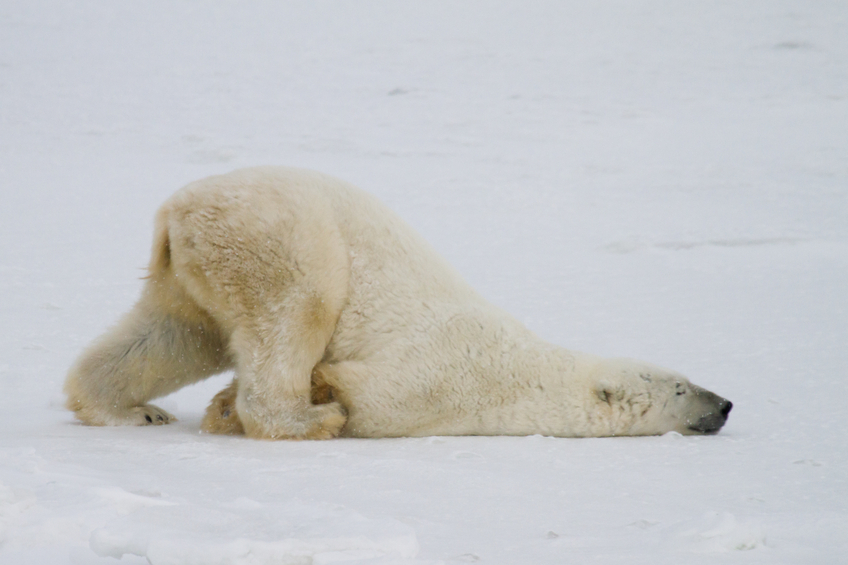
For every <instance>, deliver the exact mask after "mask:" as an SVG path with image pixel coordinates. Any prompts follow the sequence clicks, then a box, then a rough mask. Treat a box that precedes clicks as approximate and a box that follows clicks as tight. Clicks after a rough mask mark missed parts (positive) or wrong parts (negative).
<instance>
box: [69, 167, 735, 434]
mask: <svg viewBox="0 0 848 565" xmlns="http://www.w3.org/2000/svg"><path fill="white" fill-rule="evenodd" d="M229 368H233V369H235V372H236V374H237V379H235V380H234V381H233V383H232V384H231V385H230V386H229V387H227V388H226V389H225V390H223V391H222V392H221V393H219V394H218V395H217V396H216V397H215V399H214V400H213V402H212V404H211V405H210V407H209V410H208V412H207V415H206V417H205V418H204V422H203V428H204V429H205V430H207V431H210V432H216V433H233V434H238V433H246V434H247V435H248V436H250V437H256V438H270V439H275V438H298V439H301V438H303V439H325V438H330V437H335V436H338V435H342V436H352V437H388V436H424V435H460V434H485V435H495V434H510V435H520V434H536V433H539V434H548V435H556V436H605V435H643V434H658V433H664V432H666V431H670V430H677V431H680V432H681V433H704V432H706V433H712V432H715V431H717V430H718V428H720V427H721V425H722V424H723V423H724V420H725V419H726V416H727V412H729V410H730V403H729V402H727V401H726V400H724V399H721V398H720V397H718V396H716V395H714V394H712V393H710V392H708V391H705V390H703V389H700V388H698V387H695V386H694V385H692V384H690V383H689V382H688V381H687V380H686V379H684V378H683V377H681V376H680V375H677V374H675V373H672V372H669V371H666V370H663V369H659V368H656V367H652V366H649V365H645V364H642V363H638V362H635V361H627V360H604V359H601V358H597V357H594V356H591V355H586V354H582V353H576V352H572V351H568V350H565V349H562V348H560V347H556V346H553V345H550V344H548V343H545V342H544V341H542V340H540V339H539V338H538V337H536V336H535V335H534V334H533V333H532V332H530V331H529V330H528V329H526V328H525V327H524V326H522V325H521V324H520V323H518V322H517V321H516V320H514V319H513V318H512V317H511V316H509V315H508V314H506V313H505V312H503V311H501V310H499V309H497V308H495V307H494V306H492V305H490V304H488V303H487V302H486V301H484V300H483V299H482V298H481V297H480V296H479V295H478V294H477V293H476V292H474V290H473V289H471V288H470V287H469V286H468V285H467V284H466V283H465V282H464V281H463V280H462V278H461V277H460V276H459V275H458V274H457V273H456V272H455V271H454V270H453V269H452V268H451V267H450V266H449V265H447V264H446V263H445V262H444V261H443V260H442V259H441V258H440V257H439V256H438V255H437V254H436V253H435V252H434V251H433V250H432V248H431V247H430V246H429V245H428V244H427V243H426V242H425V241H423V240H422V239H421V238H420V237H419V236H418V235H417V234H416V233H415V232H414V231H412V230H411V229H410V228H409V227H408V226H407V225H406V224H404V222H403V221H401V220H400V219H399V218H398V217H397V216H395V215H394V214H393V213H392V212H391V211H389V210H388V209H387V208H385V207H384V206H382V205H381V204H380V203H379V202H377V201H376V200H375V199H374V198H372V197H371V196H369V195H368V194H366V193H364V192H362V191H360V190H359V189H357V188H355V187H352V186H350V185H349V184H346V183H344V182H342V181H339V180H337V179H334V178H331V177H328V176H325V175H321V174H319V173H315V172H311V171H305V170H298V169H286V168H270V167H266V168H255V169H245V170H239V171H235V172H233V173H230V174H228V175H223V176H218V177H211V178H208V179H205V180H201V181H198V182H195V183H193V184H190V185H188V186H187V187H185V188H183V189H182V190H180V191H179V192H177V193H176V194H175V195H174V196H173V197H172V198H171V199H170V200H168V201H167V202H166V203H165V204H164V205H163V206H162V208H161V210H160V211H159V213H158V215H157V218H156V228H155V237H154V245H153V256H152V259H151V262H150V275H149V278H148V280H147V284H146V286H145V289H144V291H143V294H142V297H141V299H140V300H139V302H138V304H137V305H136V306H135V308H134V309H133V310H132V311H131V312H130V313H128V314H127V315H126V316H125V318H124V319H123V320H122V321H121V322H120V323H119V324H118V326H116V327H115V328H113V329H112V330H110V331H109V332H107V333H106V334H105V335H104V336H103V337H101V338H100V339H99V340H97V341H95V343H94V344H93V345H92V346H91V347H89V349H88V350H87V351H85V352H84V353H83V355H82V356H81V357H80V359H79V360H78V361H77V363H76V365H75V366H74V367H73V368H72V369H71V371H70V374H69V375H68V379H67V382H66V386H65V389H66V392H67V394H68V407H69V408H70V409H72V410H74V411H75V412H76V414H77V417H78V418H79V419H80V420H82V421H83V422H86V423H89V424H95V425H115V424H136V425H145V424H158V423H168V422H169V421H170V420H172V419H173V416H171V415H170V414H167V413H166V412H164V411H162V410H160V409H158V408H156V407H154V406H152V405H150V404H148V401H149V400H150V399H153V398H156V397H159V396H163V395H165V394H168V393H170V392H172V391H174V390H176V389H178V388H180V387H182V386H185V385H186V384H189V383H192V382H195V381H197V380H200V379H203V378H205V377H207V376H209V375H212V374H214V373H217V372H220V371H223V370H226V369H229Z"/></svg>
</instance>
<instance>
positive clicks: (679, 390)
mask: <svg viewBox="0 0 848 565" xmlns="http://www.w3.org/2000/svg"><path fill="white" fill-rule="evenodd" d="M675 385H676V386H677V396H681V395H683V394H686V389H685V388H683V383H675Z"/></svg>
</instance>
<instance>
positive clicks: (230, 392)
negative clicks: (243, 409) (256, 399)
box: [200, 379, 244, 436]
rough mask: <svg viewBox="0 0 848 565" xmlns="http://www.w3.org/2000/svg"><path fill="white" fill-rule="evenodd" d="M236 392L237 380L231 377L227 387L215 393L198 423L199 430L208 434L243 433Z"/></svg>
mask: <svg viewBox="0 0 848 565" xmlns="http://www.w3.org/2000/svg"><path fill="white" fill-rule="evenodd" d="M237 392H238V381H237V380H236V379H233V382H232V383H230V385H229V386H228V387H227V388H225V389H224V390H222V391H221V392H219V393H218V394H216V395H215V398H213V399H212V402H210V403H209V407H208V408H207V409H206V415H205V416H203V421H202V422H201V423H200V429H201V430H203V431H204V432H206V433H208V434H223V435H231V436H235V435H243V434H244V426H242V423H241V419H240V418H239V415H238V411H237V410H236V394H237Z"/></svg>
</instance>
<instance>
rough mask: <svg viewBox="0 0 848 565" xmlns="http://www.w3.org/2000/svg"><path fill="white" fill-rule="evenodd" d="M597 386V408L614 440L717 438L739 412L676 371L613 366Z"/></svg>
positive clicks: (608, 366)
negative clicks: (734, 412) (670, 436)
mask: <svg viewBox="0 0 848 565" xmlns="http://www.w3.org/2000/svg"><path fill="white" fill-rule="evenodd" d="M597 377H598V378H597V380H596V381H595V382H594V383H593V391H592V395H593V396H594V398H593V399H592V401H593V402H595V404H596V409H597V412H600V414H601V415H602V418H601V420H603V421H605V423H606V424H607V425H608V426H609V430H610V434H609V435H660V434H664V433H667V432H678V433H681V434H684V435H693V434H715V433H717V432H718V431H719V430H720V429H721V428H722V426H724V424H725V422H727V417H728V414H730V410H731V409H732V408H733V403H731V402H730V401H729V400H727V399H726V398H722V397H721V396H719V395H717V394H715V393H712V392H710V391H708V390H706V389H703V388H701V387H699V386H697V385H694V384H692V383H691V382H689V380H688V379H686V378H685V377H683V376H682V375H679V374H677V373H675V372H673V371H668V370H666V369H661V368H659V367H654V366H651V365H647V364H644V363H639V362H634V361H626V360H613V361H610V362H607V363H604V364H603V367H602V370H601V371H599V372H598V373H597Z"/></svg>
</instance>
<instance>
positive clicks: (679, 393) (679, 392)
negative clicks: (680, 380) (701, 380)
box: [677, 390, 686, 396]
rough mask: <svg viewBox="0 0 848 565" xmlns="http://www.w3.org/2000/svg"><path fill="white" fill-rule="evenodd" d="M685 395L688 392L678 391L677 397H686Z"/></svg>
mask: <svg viewBox="0 0 848 565" xmlns="http://www.w3.org/2000/svg"><path fill="white" fill-rule="evenodd" d="M684 394H686V391H685V390H678V391H677V396H682V395H684Z"/></svg>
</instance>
